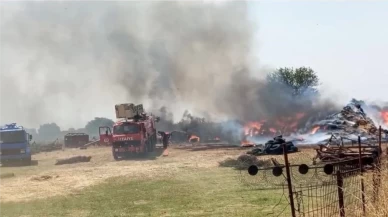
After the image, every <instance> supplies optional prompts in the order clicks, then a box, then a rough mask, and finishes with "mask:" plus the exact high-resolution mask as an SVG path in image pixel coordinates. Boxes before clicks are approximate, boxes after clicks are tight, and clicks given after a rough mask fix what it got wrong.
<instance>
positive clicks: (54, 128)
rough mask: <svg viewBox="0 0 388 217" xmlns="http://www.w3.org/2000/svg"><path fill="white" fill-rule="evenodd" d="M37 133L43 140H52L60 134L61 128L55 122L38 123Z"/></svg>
mask: <svg viewBox="0 0 388 217" xmlns="http://www.w3.org/2000/svg"><path fill="white" fill-rule="evenodd" d="M38 135H39V138H40V139H43V140H54V139H57V138H58V137H60V136H61V128H60V127H59V126H58V125H57V124H56V123H49V124H43V125H40V127H39V129H38Z"/></svg>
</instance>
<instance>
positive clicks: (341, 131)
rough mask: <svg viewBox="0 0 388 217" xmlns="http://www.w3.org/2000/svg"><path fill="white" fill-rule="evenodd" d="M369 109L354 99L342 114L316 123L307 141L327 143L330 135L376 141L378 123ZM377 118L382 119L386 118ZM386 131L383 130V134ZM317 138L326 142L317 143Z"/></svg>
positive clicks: (344, 108)
mask: <svg viewBox="0 0 388 217" xmlns="http://www.w3.org/2000/svg"><path fill="white" fill-rule="evenodd" d="M365 108H367V110H368V112H365V110H364V109H365ZM369 108H370V107H369V106H368V105H367V104H365V103H364V102H363V101H358V100H355V99H352V100H351V102H350V103H349V104H348V105H346V106H345V107H343V109H342V110H341V111H340V112H338V113H335V114H332V115H330V116H328V117H327V118H325V119H323V120H320V121H317V122H315V123H314V124H313V127H312V130H311V132H310V135H309V136H307V137H306V139H307V141H310V140H312V141H313V143H316V142H322V141H327V140H328V139H329V137H330V135H334V136H335V137H337V138H346V139H350V140H357V137H358V136H361V138H362V139H363V140H376V139H377V136H378V126H377V125H376V122H377V121H376V117H374V116H373V115H374V114H373V112H372V110H371V109H369ZM381 112H383V111H381ZM381 114H382V113H381ZM377 118H379V119H381V118H384V117H377ZM383 121H384V119H383ZM386 131H387V130H383V132H386ZM315 135H317V136H315ZM319 135H321V136H322V137H321V136H319ZM314 137H315V139H314ZM324 137H325V138H324ZM311 138H312V139H311ZM317 138H322V139H323V138H324V140H322V139H318V140H320V141H317ZM314 140H315V141H314Z"/></svg>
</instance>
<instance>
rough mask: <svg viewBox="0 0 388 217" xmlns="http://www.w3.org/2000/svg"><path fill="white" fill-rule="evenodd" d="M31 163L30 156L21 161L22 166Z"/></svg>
mask: <svg viewBox="0 0 388 217" xmlns="http://www.w3.org/2000/svg"><path fill="white" fill-rule="evenodd" d="M31 161H32V160H31V156H29V157H28V158H26V159H23V164H24V165H27V166H29V165H31Z"/></svg>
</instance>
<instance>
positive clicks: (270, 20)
mask: <svg viewBox="0 0 388 217" xmlns="http://www.w3.org/2000/svg"><path fill="white" fill-rule="evenodd" d="M221 2H222V1H221ZM91 4H93V3H91ZM221 4H222V3H221ZM248 5H249V16H250V19H252V20H253V21H254V23H255V25H256V26H257V27H258V28H257V30H256V29H255V34H254V40H253V44H252V47H253V48H254V49H253V50H254V53H255V56H257V57H258V59H259V65H260V66H262V67H263V66H265V67H268V68H278V67H300V66H307V67H311V68H312V69H314V70H315V71H316V72H317V73H318V76H319V78H320V80H321V83H322V85H321V87H320V89H321V93H323V95H324V96H325V97H328V98H331V99H334V100H336V101H338V103H340V104H346V103H347V102H348V101H349V100H350V99H351V98H357V99H362V100H371V101H388V99H387V96H386V93H388V85H387V81H388V67H387V61H384V60H387V59H388V58H387V57H388V55H387V53H388V13H387V11H388V1H352V2H350V1H330V2H329V1H273V0H272V1H250V2H249V3H248ZM85 7H86V6H84V8H80V11H81V10H83V9H85ZM94 8H95V9H96V11H92V12H90V14H83V13H82V11H81V13H80V12H78V11H67V12H66V13H67V15H68V16H64V17H63V18H60V17H59V18H58V16H59V15H58V14H56V12H51V13H48V15H47V16H48V17H50V16H52V20H54V21H53V22H56V21H58V22H63V23H64V24H66V25H70V27H72V25H74V29H75V30H74V32H76V34H80V35H81V36H82V38H81V39H80V40H79V41H75V43H76V46H79V47H80V51H81V52H85V53H81V54H80V57H81V58H74V59H72V58H71V56H72V54H71V52H70V53H67V52H68V50H66V49H65V47H62V46H67V45H66V44H62V45H61V44H59V45H57V44H54V43H51V44H49V45H47V46H57V47H58V49H62V50H63V51H66V52H63V53H60V54H58V53H56V54H57V55H58V56H59V57H60V58H63V57H62V56H61V55H64V56H65V59H66V61H72V62H71V63H75V64H79V65H76V66H74V68H72V66H66V67H62V66H63V65H61V67H57V68H56V64H57V63H56V62H55V61H53V60H50V58H47V56H46V57H42V58H40V57H36V56H35V57H32V54H31V53H28V51H27V52H26V53H13V54H11V53H9V54H10V55H9V56H12V55H15V56H17V58H20V60H18V62H15V63H16V64H13V63H11V65H12V70H15V72H16V71H18V70H19V71H23V70H24V68H23V67H24V65H27V69H32V70H34V67H35V68H37V66H35V65H34V66H32V65H33V64H30V63H27V62H23V59H31V58H32V59H35V60H36V61H40V63H41V64H43V65H46V66H47V69H49V70H51V69H55V70H57V71H60V72H61V74H58V76H57V75H55V76H47V74H46V75H45V73H50V72H47V71H49V70H46V72H38V74H31V73H30V74H28V72H22V73H24V74H22V75H21V76H15V77H16V78H17V80H12V82H15V84H19V85H21V88H23V89H22V90H21V92H22V93H21V95H19V96H23V97H21V99H20V97H19V98H18V100H19V104H20V105H19V106H21V107H22V106H23V103H26V102H28V103H29V104H30V105H34V108H35V109H36V110H40V109H41V107H39V105H40V103H37V101H39V100H40V101H45V103H46V104H51V105H48V106H47V105H46V108H49V110H47V111H43V110H42V111H41V112H36V114H38V113H41V114H40V115H42V114H43V115H42V117H43V119H42V121H41V122H40V123H38V122H37V121H36V120H37V119H39V118H40V117H36V118H35V119H34V121H25V118H24V119H23V118H22V117H26V116H34V115H29V114H27V113H25V114H21V113H20V112H24V111H23V110H17V112H16V110H15V112H14V113H13V114H8V113H7V114H4V113H1V114H2V117H0V122H1V123H3V122H10V121H14V120H15V121H16V122H18V123H19V122H25V123H27V122H28V123H27V126H28V127H38V126H39V124H42V123H47V122H51V121H52V122H57V123H58V124H59V125H60V126H61V127H63V128H64V129H67V128H70V127H75V128H80V127H83V126H84V125H85V124H86V122H87V121H88V120H91V119H92V118H93V117H96V116H104V117H109V118H114V112H113V104H114V103H121V102H124V100H125V99H126V98H125V97H126V96H125V95H122V96H119V95H121V94H119V93H120V88H119V87H115V86H110V85H109V84H107V83H104V81H96V80H95V78H96V77H95V76H90V75H92V74H90V73H85V74H83V73H79V74H78V76H79V77H80V78H81V79H87V82H92V83H93V84H92V88H88V85H87V84H88V83H87V82H76V83H74V82H73V83H72V81H71V80H72V79H73V78H74V77H71V76H66V75H67V74H66V73H64V71H66V70H79V69H82V70H84V71H85V72H86V71H93V70H96V68H101V69H104V67H106V68H108V69H109V67H111V66H110V65H108V64H107V65H105V64H104V62H98V63H97V64H95V62H93V61H92V60H89V58H88V57H87V52H89V51H90V50H93V49H94V45H95V44H93V43H94V42H93V41H92V43H89V42H88V39H87V37H89V35H88V32H87V31H85V29H83V27H82V24H83V23H88V24H89V25H91V26H92V27H91V30H92V31H95V32H96V33H97V37H94V36H93V39H95V40H96V42H98V41H99V40H102V39H101V38H100V37H99V36H98V32H99V31H101V32H102V31H104V30H105V29H103V28H100V27H98V28H97V26H98V25H100V24H98V20H99V19H97V18H99V16H100V15H101V14H102V15H105V14H104V13H105V12H106V11H107V9H106V8H105V6H103V5H101V6H96V7H94ZM13 9H15V6H9V7H2V11H1V12H2V18H3V19H5V18H9V17H12V16H13V15H14V14H13V13H12V12H10V11H11V10H13ZM5 10H8V11H5ZM18 10H19V9H15V11H18ZM34 10H35V9H34ZM34 10H31V11H30V12H29V13H30V14H28V15H26V17H28V16H33V17H34V18H36V20H33V21H37V22H35V23H33V24H34V25H36V24H38V25H37V26H38V27H37V28H35V27H33V28H29V29H28V30H26V31H27V33H30V34H31V35H33V36H39V34H42V35H45V34H46V33H45V31H47V35H50V34H51V35H50V36H51V37H52V39H57V38H59V39H60V40H64V41H66V40H67V39H66V37H71V36H69V35H66V34H67V33H66V31H67V29H66V28H62V27H61V26H60V25H58V26H55V24H52V23H50V21H47V22H42V20H44V19H45V16H44V15H42V16H40V14H39V13H41V12H39V11H38V12H36V13H35V12H34ZM104 10H105V12H104ZM4 12H7V13H4ZM18 12H20V10H19V11H18ZM72 13H74V14H77V13H78V15H77V16H79V17H80V19H83V20H82V22H80V24H79V25H78V23H77V19H78V17H75V18H74V19H72V18H71V16H72V15H71V14H72ZM89 15H90V17H88V16H89ZM106 16H108V17H109V16H112V15H109V14H108V15H106ZM136 16H137V15H136V14H135V15H134V17H135V18H136ZM139 17H140V15H139ZM140 20H141V19H140ZM24 21H26V20H23V22H24ZM27 21H28V19H27ZM40 22H42V25H40ZM219 22H220V23H222V21H219ZM224 22H226V21H224ZM26 23H27V25H28V24H29V23H28V22H26ZM66 25H65V27H66ZM138 25H139V26H141V25H143V24H142V23H139V24H138ZM230 25H232V24H230ZM27 27H31V26H25V27H22V28H27ZM46 27H49V28H48V29H45V28H46ZM19 28H20V27H19ZM233 28H235V29H238V27H233ZM253 28H254V27H252V29H253ZM15 29H16V28H15ZM54 29H56V30H58V31H57V32H55V33H50V31H53V30H54ZM1 31H6V30H5V29H1ZM18 31H19V30H18ZM26 31H25V32H26ZM71 31H73V30H71ZM172 31H175V30H172ZM232 31H233V30H232ZM232 31H231V32H232ZM244 31H245V30H244ZM69 34H70V33H69ZM101 35H102V34H101ZM39 37H41V36H39ZM101 37H103V36H101ZM21 38H22V37H19V38H17V39H15V40H20V39H21ZM38 39H39V38H38ZM83 40H85V41H83ZM89 40H90V39H89ZM171 40H176V39H175V38H174V39H171ZM25 41H26V42H30V41H29V40H27V39H26V40H25ZM38 42H39V43H41V42H42V41H40V40H39V41H38ZM51 42H52V41H51ZM23 43H24V41H20V44H23ZM77 43H79V44H77ZM171 43H172V44H173V42H171ZM69 45H70V46H74V45H71V44H69ZM39 46H40V47H39ZM39 46H37V47H36V49H37V52H36V53H38V54H42V55H47V54H48V53H47V51H45V50H44V49H42V46H45V45H44V44H42V45H39ZM174 46H175V45H174ZM55 48H56V47H55ZM105 48H106V47H103V46H101V49H105ZM231 49H232V48H231ZM233 49H234V48H233ZM96 50H98V49H97V48H96ZM100 53H101V55H106V54H104V52H100ZM107 53H108V52H107ZM73 54H74V53H73ZM93 54H94V53H93ZM19 55H21V56H19ZM51 55H52V54H51ZM82 55H83V56H82ZM67 57H69V58H68V59H67ZM0 58H2V57H0ZM46 59H47V60H46ZM3 60H4V59H3ZM35 60H34V61H35ZM4 61H5V60H4ZM44 61H49V62H47V64H46V63H45V62H44ZM88 61H91V63H92V64H95V65H94V67H95V68H91V67H90V65H87V64H82V63H81V62H86V63H88ZM19 63H20V64H19ZM3 64H4V62H3ZM77 67H78V68H77ZM265 67H264V68H265ZM37 71H40V69H38V70H37ZM101 72H102V73H105V72H103V70H101ZM1 73H4V72H3V70H2V72H1ZM99 73H100V72H99ZM259 73H261V74H260V75H258V77H260V76H262V72H259ZM104 76H106V75H104ZM49 80H53V82H52V83H50V85H47V87H45V88H48V89H49V90H50V91H51V92H52V93H55V92H59V91H60V90H61V88H69V87H70V89H71V87H72V86H74V88H73V90H72V91H69V92H68V93H66V94H64V93H58V94H50V95H47V96H46V95H45V94H42V93H41V92H42V91H44V88H43V87H42V88H41V89H40V86H38V87H36V88H38V89H37V91H32V90H31V89H30V88H29V87H31V86H33V83H34V82H43V81H49ZM61 80H65V81H66V82H67V83H66V82H60V81H61ZM4 84H5V83H3V85H4ZM11 85H12V84H11ZM62 86H66V87H62ZM220 86H222V84H220ZM2 90H4V89H2ZM76 90H82V91H83V92H82V93H80V92H77V91H76ZM39 91H40V92H39ZM113 92H115V94H114V96H113V97H112V95H111V93H113ZM2 96H4V95H3V94H2ZM28 96H30V97H28ZM40 96H41V97H40ZM43 96H44V97H43ZM69 96H70V97H69ZM86 96H90V97H86ZM96 99H97V100H96ZM101 99H103V100H101ZM209 99H210V98H209ZM12 100H13V99H9V100H8V101H7V103H12V102H11V101H12ZM118 100H119V101H120V102H119V101H118ZM56 102H58V104H57V103H56ZM204 102H205V101H204ZM0 103H5V100H4V98H2V99H1V102H0ZM82 103H85V106H72V107H69V108H64V107H63V105H72V104H73V105H75V104H77V105H78V104H79V105H81V104H82ZM35 104H36V105H35ZM87 107H88V108H87ZM89 107H90V108H89ZM9 109H11V110H12V107H11V108H8V110H7V111H9ZM183 110H184V108H183V107H182V111H180V112H183ZM55 112H56V115H51V116H50V114H51V113H55ZM46 113H47V114H49V113H50V114H49V115H45V114H46ZM72 114H77V116H75V115H72ZM23 115H24V116H23ZM69 116H70V117H72V118H69ZM178 116H179V115H178ZM44 118H45V119H44ZM4 120H5V121H4ZM31 120H32V119H31Z"/></svg>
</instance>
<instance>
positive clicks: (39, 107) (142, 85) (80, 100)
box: [0, 1, 328, 127]
mask: <svg viewBox="0 0 388 217" xmlns="http://www.w3.org/2000/svg"><path fill="white" fill-rule="evenodd" d="M247 4H248V3H246V2H242V1H238V2H225V3H222V4H210V3H201V2H165V1H163V2H156V1H155V2H154V1H153V2H133V1H130V2H112V1H109V2H107V1H99V2H86V1H84V2H23V3H22V2H7V3H2V15H1V16H2V17H1V18H2V19H1V30H2V31H1V44H2V48H1V78H0V82H1V83H0V85H1V108H0V109H1V111H0V114H1V115H0V118H1V120H0V121H1V122H2V123H3V122H13V121H17V122H18V123H21V124H23V125H35V126H37V125H38V124H40V123H44V122H53V121H54V122H56V123H58V124H59V125H60V126H66V127H71V126H75V127H79V126H84V124H85V123H86V122H87V121H89V120H91V119H93V117H96V116H97V117H99V116H105V117H106V116H107V117H109V118H113V117H114V110H113V106H114V104H117V103H124V102H133V103H143V104H144V105H145V108H146V109H147V110H149V111H157V110H158V109H159V108H161V107H162V106H165V107H166V108H165V109H167V110H168V111H172V112H173V113H174V118H180V117H181V114H182V113H183V112H184V111H185V110H186V109H188V110H190V112H192V113H194V114H196V115H200V116H202V117H203V116H205V115H206V116H207V117H208V118H211V119H213V120H217V119H224V120H226V119H238V120H243V121H244V120H257V119H263V118H266V119H271V118H275V117H277V116H279V115H281V116H287V115H290V114H295V112H296V111H298V112H301V111H302V112H304V111H306V112H308V111H314V112H317V111H320V110H322V104H319V105H317V104H316V103H315V101H313V100H309V99H308V97H307V99H308V100H303V101H300V100H299V101H298V100H295V99H293V98H291V97H290V96H289V94H287V90H286V89H284V87H279V86H271V85H270V84H267V83H266V82H265V80H264V79H263V78H265V75H266V73H265V72H264V71H263V70H257V68H258V66H257V62H258V60H257V59H255V57H254V56H255V55H254V53H255V52H256V51H255V49H253V41H254V36H255V32H256V30H257V28H256V24H255V23H252V22H251V21H250V19H249V17H248V10H247V9H248V6H247ZM253 75H254V76H253ZM260 79H261V80H260ZM323 105H328V104H327V103H324V104H323ZM164 112H165V113H166V111H164ZM175 114H177V115H175ZM168 118H170V119H172V117H171V115H170V116H169V117H168Z"/></svg>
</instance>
